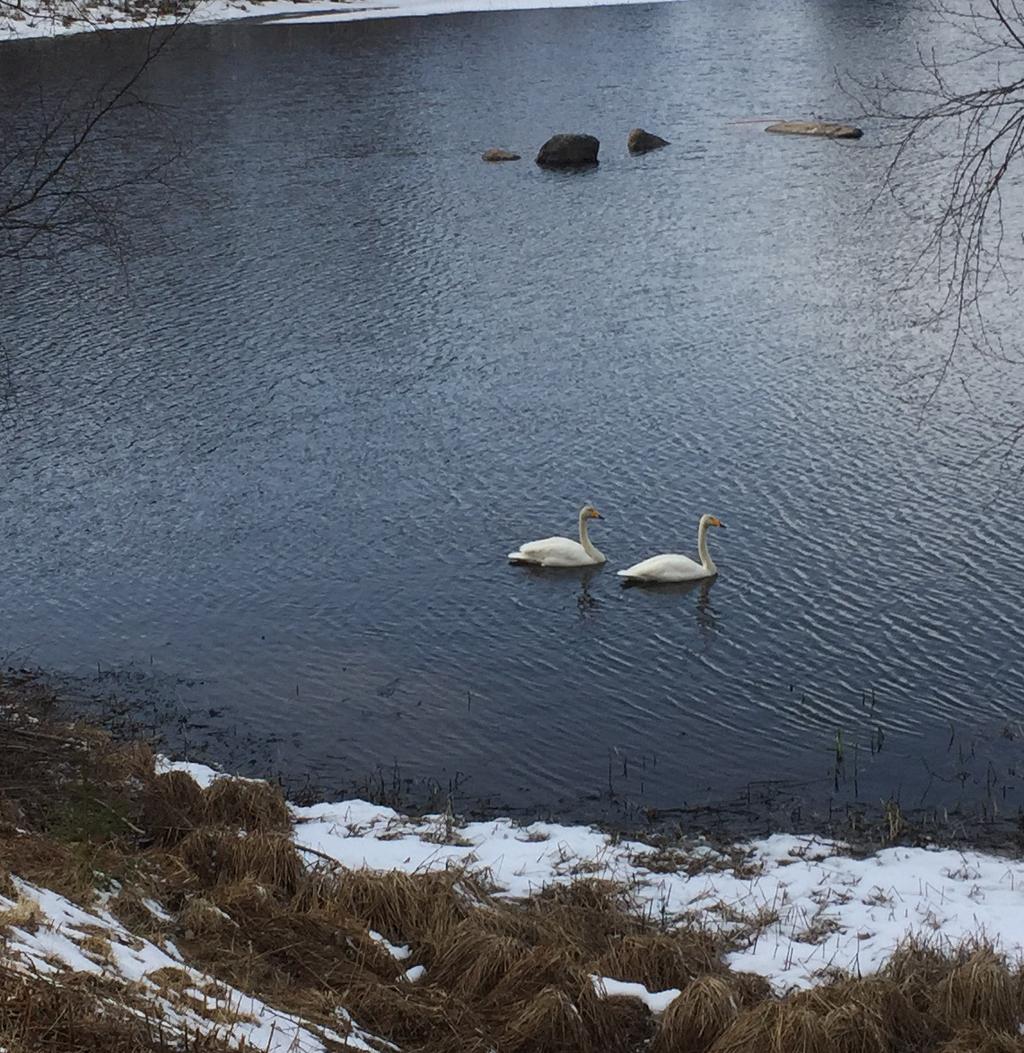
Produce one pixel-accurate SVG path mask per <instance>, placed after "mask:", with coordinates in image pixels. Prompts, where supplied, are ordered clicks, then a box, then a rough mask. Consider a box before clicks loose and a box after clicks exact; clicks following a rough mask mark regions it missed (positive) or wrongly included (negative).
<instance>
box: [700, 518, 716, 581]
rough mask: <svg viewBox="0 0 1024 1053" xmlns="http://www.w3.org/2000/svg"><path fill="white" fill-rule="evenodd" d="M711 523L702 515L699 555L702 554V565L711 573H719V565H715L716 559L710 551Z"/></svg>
mask: <svg viewBox="0 0 1024 1053" xmlns="http://www.w3.org/2000/svg"><path fill="white" fill-rule="evenodd" d="M710 525H711V524H710V523H709V522H708V521H707V519H706V518H705V517H704V516H701V520H700V526H699V527H697V555H699V556H700V565H701V566H702V567H703V568H704V569H705V570H706V571H707V572H708V574H709V575H710V574H717V573H718V567H716V566H715V561H714V560H713V559H712V558H711V553H710V552H708V527H709V526H710Z"/></svg>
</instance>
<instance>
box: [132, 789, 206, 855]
mask: <svg viewBox="0 0 1024 1053" xmlns="http://www.w3.org/2000/svg"><path fill="white" fill-rule="evenodd" d="M205 811H206V804H205V799H204V797H203V791H202V789H201V788H200V787H199V784H198V783H197V782H196V781H195V779H193V778H192V776H191V775H189V774H188V773H187V772H183V771H169V772H165V773H163V774H162V775H153V776H152V777H151V778H149V779H148V780H147V781H146V784H145V789H144V790H143V793H142V821H143V823H144V825H145V827H146V829H147V830H149V831H150V833H151V834H152V836H153V837H155V838H156V840H157V841H158V842H159V843H160V844H163V845H174V844H177V843H178V842H179V841H181V840H182V838H184V837H187V836H188V835H189V834H190V833H191V832H192V831H193V830H195V829H196V828H197V827H198V826H201V825H202V823H203V820H204V818H205Z"/></svg>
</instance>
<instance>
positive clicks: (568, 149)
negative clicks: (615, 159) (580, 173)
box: [537, 134, 601, 168]
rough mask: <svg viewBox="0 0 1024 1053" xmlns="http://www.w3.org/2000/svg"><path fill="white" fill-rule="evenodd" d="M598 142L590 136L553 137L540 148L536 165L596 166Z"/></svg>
mask: <svg viewBox="0 0 1024 1053" xmlns="http://www.w3.org/2000/svg"><path fill="white" fill-rule="evenodd" d="M600 148H601V144H600V142H599V141H598V140H597V139H595V138H594V137H593V136H592V135H575V134H564V135H553V136H551V138H550V139H548V141H547V142H546V143H545V144H544V145H543V146H542V147H541V148H540V152H539V153H538V154H537V164H539V165H543V166H544V167H545V168H576V167H580V166H582V165H596V164H597V151H598V150H599V149H600Z"/></svg>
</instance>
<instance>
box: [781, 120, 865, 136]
mask: <svg viewBox="0 0 1024 1053" xmlns="http://www.w3.org/2000/svg"><path fill="white" fill-rule="evenodd" d="M765 131H766V132H775V133H776V134H778V135H816V136H818V137H819V138H822V139H859V138H860V137H861V136H862V135H863V134H864V132H863V131H862V130H861V129H860V128H857V127H856V126H855V125H852V124H840V123H839V122H837V121H778V122H777V123H775V124H769V125H768V127H767V128H765Z"/></svg>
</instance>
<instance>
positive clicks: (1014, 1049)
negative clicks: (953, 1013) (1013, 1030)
mask: <svg viewBox="0 0 1024 1053" xmlns="http://www.w3.org/2000/svg"><path fill="white" fill-rule="evenodd" d="M936 1053H1024V1038H1021V1036H1020V1035H1009V1034H1007V1033H1006V1032H1005V1031H991V1030H989V1029H987V1028H983V1027H971V1028H963V1029H962V1030H960V1031H957V1032H956V1033H955V1034H954V1035H953V1037H952V1038H950V1040H949V1041H948V1042H944V1043H943V1044H942V1045H941V1046H939V1047H938V1048H937V1050H936Z"/></svg>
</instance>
